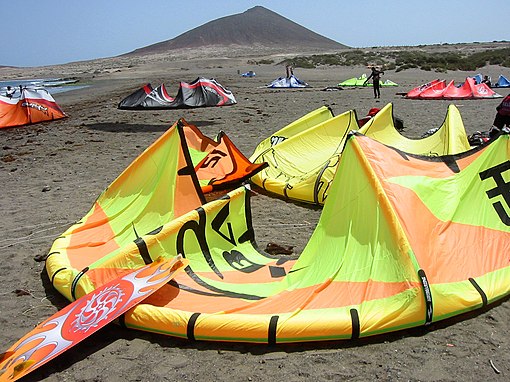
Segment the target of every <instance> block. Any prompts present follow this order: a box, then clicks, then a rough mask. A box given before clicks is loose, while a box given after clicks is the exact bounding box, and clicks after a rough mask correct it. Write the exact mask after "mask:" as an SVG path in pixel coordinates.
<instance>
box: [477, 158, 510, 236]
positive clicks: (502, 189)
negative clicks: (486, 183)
mask: <svg viewBox="0 0 510 382" xmlns="http://www.w3.org/2000/svg"><path fill="white" fill-rule="evenodd" d="M508 170H510V161H506V162H504V163H501V164H498V165H497V166H494V167H491V168H489V169H487V170H485V171H482V172H481V173H480V174H479V175H480V178H481V179H482V180H486V179H488V178H493V179H494V182H496V187H494V188H492V189H490V190H489V191H486V193H487V196H488V197H489V199H493V198H495V197H497V196H501V197H503V200H504V201H505V203H506V209H505V207H504V206H503V203H501V201H497V202H495V203H492V206H493V207H494V209H495V210H496V213H497V214H498V216H499V218H500V219H501V221H502V222H503V224H505V225H507V226H510V215H509V213H508V211H510V182H506V181H505V179H504V178H503V175H502V174H503V173H504V172H506V171H508Z"/></svg>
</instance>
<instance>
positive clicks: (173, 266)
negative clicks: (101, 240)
mask: <svg viewBox="0 0 510 382" xmlns="http://www.w3.org/2000/svg"><path fill="white" fill-rule="evenodd" d="M187 264H188V260H186V259H184V258H183V257H182V256H180V255H179V256H176V257H174V258H172V259H163V258H159V259H157V260H156V261H154V262H153V263H151V264H149V265H146V266H143V267H141V268H138V269H136V270H135V271H132V272H129V273H127V274H124V275H123V276H121V277H118V278H116V279H114V280H112V281H110V282H108V283H106V284H105V285H103V286H101V287H99V288H97V289H95V290H94V291H92V292H90V293H89V294H87V295H85V296H83V297H81V298H79V299H77V300H76V301H74V302H73V303H72V304H70V305H68V306H66V307H65V308H64V309H62V310H60V311H58V312H57V313H55V314H54V315H53V316H51V317H50V318H48V319H47V320H45V321H44V322H42V323H41V324H39V325H38V326H37V327H36V328H35V329H34V330H32V331H31V332H29V333H27V334H26V335H25V336H24V337H22V338H21V339H20V340H19V341H18V342H16V343H15V344H14V345H13V346H12V347H11V348H10V349H9V350H7V352H5V353H3V354H1V355H0V382H4V381H15V380H17V379H19V378H21V377H23V376H24V375H26V374H28V373H30V372H31V371H33V370H35V369H37V368H38V367H40V366H41V365H43V364H45V363H46V362H48V361H50V360H51V359H53V358H55V357H56V356H57V355H59V354H61V353H62V352H64V351H66V350H67V349H69V348H71V347H72V346H74V345H76V344H77V343H79V342H80V341H82V340H83V339H85V338H87V337H89V336H90V335H92V334H93V333H95V332H97V331H98V330H99V329H101V328H102V327H104V326H106V324H108V323H110V322H112V321H113V320H114V319H116V318H117V317H119V316H120V315H121V314H123V313H124V312H126V311H127V310H129V309H130V308H132V307H133V306H135V305H137V304H138V303H140V302H141V301H142V300H144V299H145V298H147V297H148V296H149V295H151V294H152V293H154V292H155V291H157V290H158V289H159V288H161V287H162V286H163V285H165V284H166V283H168V282H169V281H170V280H171V279H172V278H173V277H174V276H175V274H176V273H177V272H178V271H180V270H182V269H184V268H185V267H186V265H187Z"/></svg>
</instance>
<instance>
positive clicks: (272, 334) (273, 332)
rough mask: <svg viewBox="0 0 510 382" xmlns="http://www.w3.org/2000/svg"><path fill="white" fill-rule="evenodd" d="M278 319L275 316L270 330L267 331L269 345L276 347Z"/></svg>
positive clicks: (270, 324)
mask: <svg viewBox="0 0 510 382" xmlns="http://www.w3.org/2000/svg"><path fill="white" fill-rule="evenodd" d="M278 317H279V316H273V317H271V320H270V321H269V329H268V331H267V343H268V344H269V345H271V346H273V345H276V327H277V325H278Z"/></svg>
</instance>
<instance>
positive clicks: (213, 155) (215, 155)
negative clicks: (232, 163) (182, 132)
mask: <svg viewBox="0 0 510 382" xmlns="http://www.w3.org/2000/svg"><path fill="white" fill-rule="evenodd" d="M226 156H227V154H225V153H224V152H223V151H220V150H216V149H214V150H213V151H211V152H210V153H209V155H207V157H206V160H205V161H204V163H202V165H201V166H200V168H207V167H211V168H213V167H214V166H216V165H217V164H218V162H219V161H220V160H221V159H222V158H224V157H226Z"/></svg>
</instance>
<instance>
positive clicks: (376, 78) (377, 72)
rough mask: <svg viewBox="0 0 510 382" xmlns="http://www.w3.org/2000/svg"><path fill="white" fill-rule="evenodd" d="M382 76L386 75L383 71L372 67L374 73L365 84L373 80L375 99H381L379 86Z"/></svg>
mask: <svg viewBox="0 0 510 382" xmlns="http://www.w3.org/2000/svg"><path fill="white" fill-rule="evenodd" d="M381 74H384V72H383V71H382V70H379V69H377V68H376V67H375V66H372V73H370V76H369V77H368V78H367V79H366V80H365V82H363V86H365V85H366V84H367V82H368V81H369V80H370V79H372V84H373V85H374V98H381V89H380V84H379V81H380V80H381Z"/></svg>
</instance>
